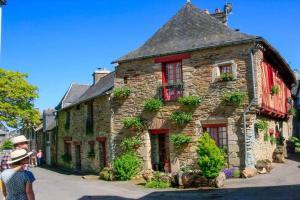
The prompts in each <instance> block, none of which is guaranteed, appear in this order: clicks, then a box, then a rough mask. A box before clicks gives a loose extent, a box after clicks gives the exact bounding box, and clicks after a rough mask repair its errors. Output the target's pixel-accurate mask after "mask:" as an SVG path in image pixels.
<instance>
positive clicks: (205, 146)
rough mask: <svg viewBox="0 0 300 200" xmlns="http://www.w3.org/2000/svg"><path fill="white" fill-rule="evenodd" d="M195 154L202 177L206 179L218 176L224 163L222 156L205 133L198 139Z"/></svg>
mask: <svg viewBox="0 0 300 200" xmlns="http://www.w3.org/2000/svg"><path fill="white" fill-rule="evenodd" d="M197 153H198V156H199V159H198V165H199V167H200V170H201V172H202V174H203V176H204V177H206V178H216V177H217V176H219V173H220V171H221V170H222V168H223V166H224V163H225V160H224V154H223V152H222V151H221V150H220V149H219V148H218V147H217V145H216V143H215V141H214V140H213V139H212V138H211V137H210V135H209V134H208V133H207V132H206V133H204V134H203V135H202V136H201V137H200V139H199V143H198V149H197Z"/></svg>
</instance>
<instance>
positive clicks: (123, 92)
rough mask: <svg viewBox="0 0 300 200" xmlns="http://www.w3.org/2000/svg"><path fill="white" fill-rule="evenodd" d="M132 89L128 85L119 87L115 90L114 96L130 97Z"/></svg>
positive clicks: (120, 97)
mask: <svg viewBox="0 0 300 200" xmlns="http://www.w3.org/2000/svg"><path fill="white" fill-rule="evenodd" d="M130 93H131V90H130V89H129V88H128V87H119V88H115V89H114V90H113V96H114V98H117V99H124V98H127V97H129V95H130Z"/></svg>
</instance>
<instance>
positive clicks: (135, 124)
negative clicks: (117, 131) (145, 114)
mask: <svg viewBox="0 0 300 200" xmlns="http://www.w3.org/2000/svg"><path fill="white" fill-rule="evenodd" d="M123 125H124V127H125V128H128V129H131V130H134V131H135V130H138V131H141V130H143V128H144V126H143V123H142V120H141V118H139V117H128V118H125V119H123Z"/></svg>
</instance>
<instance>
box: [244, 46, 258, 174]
mask: <svg viewBox="0 0 300 200" xmlns="http://www.w3.org/2000/svg"><path fill="white" fill-rule="evenodd" d="M254 52H255V48H253V49H252V50H251V52H250V58H251V69H252V80H253V99H252V100H251V102H250V104H249V105H248V106H247V108H246V109H245V110H244V113H243V120H244V134H245V167H246V168H248V167H254V166H250V165H249V162H248V159H249V158H248V156H247V152H248V151H247V137H246V136H247V125H246V122H247V120H246V114H247V113H248V112H249V111H250V108H251V107H252V106H253V104H254V103H255V101H256V100H257V94H256V76H255V70H254V58H253V57H254Z"/></svg>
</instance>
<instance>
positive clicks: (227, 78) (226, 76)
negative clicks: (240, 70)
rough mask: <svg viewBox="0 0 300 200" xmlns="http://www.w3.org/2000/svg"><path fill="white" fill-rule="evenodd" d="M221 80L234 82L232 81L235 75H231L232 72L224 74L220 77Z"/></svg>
mask: <svg viewBox="0 0 300 200" xmlns="http://www.w3.org/2000/svg"><path fill="white" fill-rule="evenodd" d="M219 80H220V81H232V80H233V74H232V73H230V72H227V73H222V74H221V75H220V78H219Z"/></svg>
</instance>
